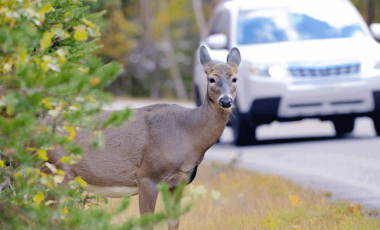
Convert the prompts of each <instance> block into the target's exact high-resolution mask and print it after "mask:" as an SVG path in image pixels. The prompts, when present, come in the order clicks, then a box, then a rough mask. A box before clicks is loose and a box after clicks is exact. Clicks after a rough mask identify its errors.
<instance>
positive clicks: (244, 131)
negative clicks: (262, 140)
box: [232, 110, 256, 146]
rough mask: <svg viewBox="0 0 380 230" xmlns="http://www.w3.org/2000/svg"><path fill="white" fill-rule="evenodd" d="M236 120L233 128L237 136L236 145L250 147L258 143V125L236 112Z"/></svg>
mask: <svg viewBox="0 0 380 230" xmlns="http://www.w3.org/2000/svg"><path fill="white" fill-rule="evenodd" d="M234 115H235V118H234V119H233V122H232V128H233V131H234V136H235V145H237V146H243V145H250V144H253V143H254V142H255V141H256V125H255V124H253V123H252V122H250V121H249V120H247V119H245V118H244V115H243V114H241V113H239V111H238V110H236V112H235V114H234Z"/></svg>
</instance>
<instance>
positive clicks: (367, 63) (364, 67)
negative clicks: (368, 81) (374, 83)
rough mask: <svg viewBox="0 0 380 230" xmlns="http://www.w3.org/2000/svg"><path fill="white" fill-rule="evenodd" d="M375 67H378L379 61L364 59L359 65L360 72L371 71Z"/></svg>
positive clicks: (379, 67)
mask: <svg viewBox="0 0 380 230" xmlns="http://www.w3.org/2000/svg"><path fill="white" fill-rule="evenodd" d="M375 69H380V61H375V60H364V61H362V63H361V65H360V70H361V72H362V73H371V72H372V71H373V70H375Z"/></svg>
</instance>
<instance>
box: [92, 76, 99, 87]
mask: <svg viewBox="0 0 380 230" xmlns="http://www.w3.org/2000/svg"><path fill="white" fill-rule="evenodd" d="M99 82H100V77H96V78H90V85H91V86H96V85H97V84H99Z"/></svg>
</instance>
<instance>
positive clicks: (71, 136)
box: [65, 125, 77, 140]
mask: <svg viewBox="0 0 380 230" xmlns="http://www.w3.org/2000/svg"><path fill="white" fill-rule="evenodd" d="M65 128H66V130H67V132H68V133H69V138H68V139H69V140H73V139H74V138H75V137H76V136H77V133H76V132H75V127H74V126H68V125H67V126H65Z"/></svg>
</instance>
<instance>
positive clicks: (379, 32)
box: [369, 23, 380, 41]
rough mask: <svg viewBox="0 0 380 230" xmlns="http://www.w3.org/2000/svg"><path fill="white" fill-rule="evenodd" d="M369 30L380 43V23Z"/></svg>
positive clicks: (373, 24)
mask: <svg viewBox="0 0 380 230" xmlns="http://www.w3.org/2000/svg"><path fill="white" fill-rule="evenodd" d="M369 29H370V30H371V33H372V35H373V37H374V38H375V39H376V41H380V23H372V24H371V25H370V26H369Z"/></svg>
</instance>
